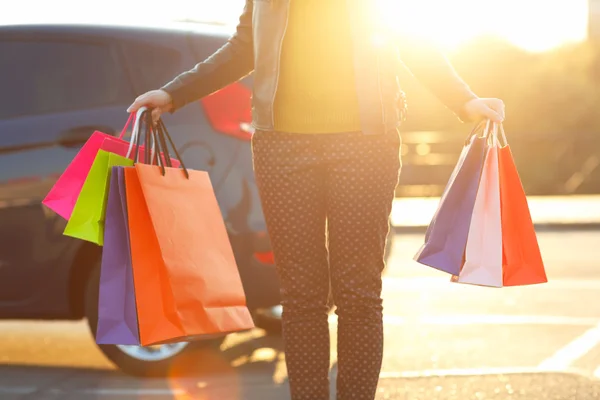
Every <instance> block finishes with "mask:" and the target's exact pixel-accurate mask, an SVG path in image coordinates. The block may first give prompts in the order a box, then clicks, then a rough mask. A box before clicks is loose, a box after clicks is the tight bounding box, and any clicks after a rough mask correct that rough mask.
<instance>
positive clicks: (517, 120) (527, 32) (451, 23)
mask: <svg viewBox="0 0 600 400" xmlns="http://www.w3.org/2000/svg"><path fill="white" fill-rule="evenodd" d="M243 3H244V0H220V1H207V0H171V1H168V2H158V1H157V2H150V3H148V2H144V1H138V0H131V1H127V2H121V1H115V0H107V1H103V2H101V3H93V2H92V3H89V2H79V1H73V0H55V1H52V2H42V1H31V0H29V1H19V2H12V4H11V7H10V8H8V7H7V8H5V9H4V10H3V12H2V14H1V15H0V24H7V23H11V24H12V23H20V22H42V23H48V22H77V23H86V22H90V23H110V24H131V23H141V24H157V25H160V24H164V23H167V22H170V21H186V22H189V23H194V22H210V23H215V24H222V25H225V26H229V27H231V28H233V27H234V26H235V23H236V22H237V18H238V17H239V10H241V9H242V7H243ZM381 4H382V5H383V7H384V9H385V10H386V13H385V14H386V15H387V16H388V17H389V18H388V19H389V21H388V22H389V23H391V24H398V25H400V26H402V27H403V28H404V29H405V30H407V31H408V32H409V33H412V34H418V35H426V36H427V37H428V38H430V39H432V40H433V41H435V42H437V44H438V45H439V46H441V47H442V48H443V49H444V50H445V51H446V53H447V55H448V57H449V58H450V60H451V61H452V63H453V64H454V66H455V67H456V69H457V70H458V72H459V73H460V75H461V76H463V77H464V79H465V80H466V81H467V82H468V83H469V84H470V86H471V87H472V89H473V90H474V91H475V92H476V93H477V94H478V95H480V96H482V97H500V98H502V99H503V100H504V101H505V103H506V107H507V120H506V124H505V129H506V131H507V133H508V134H509V140H510V144H511V146H512V148H513V151H514V153H515V158H516V159H517V163H518V167H519V171H520V172H521V178H522V180H523V183H524V186H525V189H526V191H527V193H528V194H529V195H570V194H598V193H600V156H599V155H598V149H599V148H600V133H599V130H600V118H598V117H597V112H598V110H599V109H600V91H599V90H598V87H599V85H600V2H599V1H596V0H553V1H544V0H527V1H520V0H505V1H502V2H497V1H487V0H454V1H446V2H441V1H436V0H420V1H396V0H381ZM432 7H435V9H436V10H437V12H435V13H431V12H429V10H431V9H432ZM401 83H402V85H403V87H404V88H405V90H406V92H407V96H408V102H409V114H408V120H407V122H406V123H405V125H404V127H403V131H404V143H405V144H404V146H403V156H404V163H405V164H404V165H405V169H404V172H403V176H402V178H401V179H402V183H403V185H401V186H400V187H399V188H398V194H399V195H402V196H411V197H412V196H417V197H419V196H436V195H439V194H440V193H441V190H443V185H444V184H445V180H446V178H447V176H448V174H449V172H448V169H451V168H452V166H453V164H454V162H455V160H456V156H457V151H458V150H457V146H456V143H457V142H459V141H461V140H462V139H463V137H464V136H465V129H466V128H465V126H463V125H461V124H460V123H458V122H457V120H456V119H455V118H454V116H453V115H451V114H450V113H448V112H447V110H446V109H445V108H444V107H443V106H442V105H441V104H440V103H439V102H438V101H436V100H435V99H434V98H433V97H432V95H431V94H430V93H429V92H427V91H426V90H425V89H423V88H422V87H421V86H420V85H419V84H418V82H415V80H414V79H413V78H412V77H411V76H410V74H408V72H405V73H404V74H403V75H402V76H401Z"/></svg>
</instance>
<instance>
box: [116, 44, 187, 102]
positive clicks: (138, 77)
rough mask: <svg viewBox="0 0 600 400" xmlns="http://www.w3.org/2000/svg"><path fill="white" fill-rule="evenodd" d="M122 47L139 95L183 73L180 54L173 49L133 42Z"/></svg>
mask: <svg viewBox="0 0 600 400" xmlns="http://www.w3.org/2000/svg"><path fill="white" fill-rule="evenodd" d="M123 46H124V52H125V55H126V57H127V65H128V66H129V70H130V72H131V74H132V76H133V79H134V80H135V82H136V90H137V91H138V92H139V94H141V93H144V92H146V91H148V90H152V89H158V88H159V87H161V86H163V85H164V84H165V83H167V82H169V81H171V80H172V79H173V78H175V77H176V76H177V75H178V74H179V73H181V72H183V67H182V65H181V58H182V57H181V54H180V53H179V51H177V50H175V49H170V48H167V47H162V46H153V45H148V44H142V43H133V42H129V43H125V44H124V45H123Z"/></svg>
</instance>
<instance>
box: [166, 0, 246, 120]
mask: <svg viewBox="0 0 600 400" xmlns="http://www.w3.org/2000/svg"><path fill="white" fill-rule="evenodd" d="M253 70H254V45H253V36H252V0H246V5H245V7H244V11H243V13H242V15H241V17H240V20H239V23H238V25H237V28H236V31H235V33H234V34H233V35H232V36H231V37H230V38H229V40H228V41H227V43H225V44H224V45H223V47H221V48H220V49H219V50H217V51H216V52H215V53H214V54H213V55H211V56H210V57H208V58H207V59H206V60H204V61H202V62H201V63H199V64H197V65H196V66H195V67H194V68H192V69H191V70H189V71H187V72H184V73H182V74H180V75H179V76H177V77H176V78H175V79H173V80H172V81H171V82H169V83H168V84H166V85H165V86H163V87H162V88H161V89H162V90H164V91H166V92H167V93H169V95H171V98H172V99H173V108H172V110H171V112H174V111H176V110H177V109H179V108H181V107H183V106H185V105H186V104H188V103H191V102H193V101H195V100H198V99H200V98H202V97H204V96H207V95H209V94H211V93H213V92H216V91H218V90H219V89H222V88H224V87H225V86H227V85H229V84H230V83H233V82H236V81H238V80H240V79H241V78H243V77H245V76H246V75H248V74H250V73H251V72H252V71H253Z"/></svg>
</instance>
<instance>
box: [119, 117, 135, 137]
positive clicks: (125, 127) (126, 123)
mask: <svg viewBox="0 0 600 400" xmlns="http://www.w3.org/2000/svg"><path fill="white" fill-rule="evenodd" d="M132 121H134V124H135V114H134V113H129V117H128V118H127V122H125V126H124V127H123V129H122V130H121V134H120V135H119V139H123V137H124V136H125V132H127V128H129V125H131V122H132Z"/></svg>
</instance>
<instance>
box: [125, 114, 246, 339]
mask: <svg viewBox="0 0 600 400" xmlns="http://www.w3.org/2000/svg"><path fill="white" fill-rule="evenodd" d="M148 115H149V114H148ZM159 127H162V128H164V125H162V122H160V123H159ZM154 134H155V135H157V136H158V143H160V144H161V146H162V151H167V147H166V143H165V140H164V136H162V135H163V134H164V135H167V136H168V133H167V132H166V130H165V131H163V129H159V130H158V132H156V133H154ZM168 138H169V141H170V142H171V145H172V141H171V140H170V137H168ZM175 152H176V153H177V151H176V150H175ZM165 156H167V153H165ZM177 157H178V159H179V161H181V157H179V155H178V154H177ZM166 158H167V161H166V163H167V166H164V165H161V166H154V165H144V164H137V165H136V166H135V167H132V168H127V169H126V171H125V181H126V192H127V208H128V212H129V228H130V240H131V256H132V266H133V276H134V286H135V295H136V303H137V311H138V322H139V330H140V342H141V344H142V345H143V346H147V345H152V344H160V343H168V342H177V341H183V340H186V341H188V340H193V339H197V338H202V337H203V336H206V335H212V334H221V333H230V332H236V331H242V330H247V329H252V328H253V327H254V323H253V321H252V317H251V316H250V312H249V311H248V308H247V307H246V298H245V294H244V289H243V287H242V282H241V279H240V276H239V272H238V269H237V265H236V262H235V258H234V255H233V251H232V249H231V245H230V243H229V239H228V236H227V231H226V228H225V224H224V222H223V218H222V216H221V211H220V209H219V206H218V203H217V200H216V197H215V194H214V191H213V188H212V185H211V182H210V178H209V176H208V174H207V173H206V172H202V171H193V170H188V169H186V168H185V166H184V165H183V163H181V166H182V168H183V169H177V168H171V167H169V165H170V164H171V163H170V161H169V160H168V158H169V157H168V156H167V157H166Z"/></svg>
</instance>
